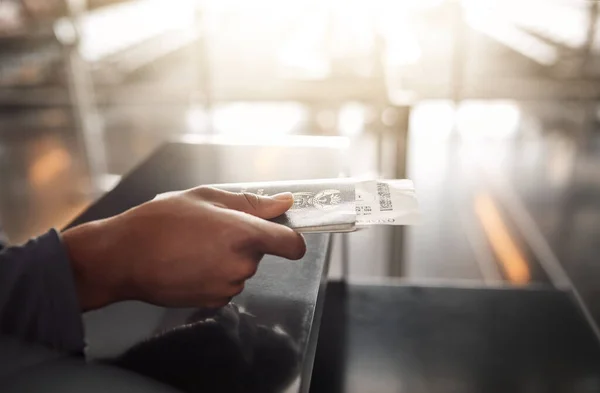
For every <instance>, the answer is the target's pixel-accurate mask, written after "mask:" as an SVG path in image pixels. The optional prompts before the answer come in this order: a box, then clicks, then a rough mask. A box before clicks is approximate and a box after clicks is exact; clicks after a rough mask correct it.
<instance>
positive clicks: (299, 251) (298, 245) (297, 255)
mask: <svg viewBox="0 0 600 393" xmlns="http://www.w3.org/2000/svg"><path fill="white" fill-rule="evenodd" d="M293 250H294V252H293V258H292V259H295V260H297V259H301V258H302V257H304V255H305V254H306V241H305V240H304V237H303V236H302V235H300V234H298V235H297V237H296V240H295V244H294V246H293Z"/></svg>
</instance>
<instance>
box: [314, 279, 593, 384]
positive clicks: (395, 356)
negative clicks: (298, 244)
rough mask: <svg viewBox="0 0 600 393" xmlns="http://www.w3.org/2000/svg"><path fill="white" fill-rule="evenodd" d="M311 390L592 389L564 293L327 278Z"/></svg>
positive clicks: (586, 337)
mask: <svg viewBox="0 0 600 393" xmlns="http://www.w3.org/2000/svg"><path fill="white" fill-rule="evenodd" d="M312 383H313V384H312V387H311V392H312V393H320V392H328V393H337V392H344V393H353V392H378V393H386V392H411V393H446V392H461V393H471V392H473V393H481V392H486V393H494V392H498V393H505V392H511V393H520V392H522V393H528V392H555V393H562V392H565V393H578V392H582V393H583V392H585V393H587V392H598V391H600V346H599V345H598V340H597V338H596V337H595V336H594V334H593V331H592V329H591V328H590V326H589V324H588V323H587V322H586V320H585V318H584V317H583V315H582V314H581V312H580V310H579V308H578V307H577V305H576V303H575V302H574V300H573V299H572V295H571V294H570V293H568V292H563V291H560V290H554V289H540V288H537V289H536V288H529V289H527V288H524V289H519V288H506V289H493V288H460V287H457V288H448V287H426V286H407V285H402V286H395V285H389V284H382V285H343V284H341V283H329V285H328V287H327V297H326V302H325V307H324V314H323V322H322V325H321V333H320V335H319V341H318V345H317V356H316V361H315V367H314V372H313V379H312Z"/></svg>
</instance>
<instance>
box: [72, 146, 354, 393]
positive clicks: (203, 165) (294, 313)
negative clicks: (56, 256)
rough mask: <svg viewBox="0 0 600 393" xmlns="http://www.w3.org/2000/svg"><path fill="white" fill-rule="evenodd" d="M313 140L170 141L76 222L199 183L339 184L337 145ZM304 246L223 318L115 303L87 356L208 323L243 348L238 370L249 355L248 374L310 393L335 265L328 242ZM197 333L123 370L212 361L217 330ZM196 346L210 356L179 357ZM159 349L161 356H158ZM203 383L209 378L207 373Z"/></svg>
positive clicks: (317, 239) (90, 336)
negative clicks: (212, 342) (323, 309)
mask: <svg viewBox="0 0 600 393" xmlns="http://www.w3.org/2000/svg"><path fill="white" fill-rule="evenodd" d="M304 141H307V140H306V139H305V140H304ZM308 142H309V143H299V144H295V145H294V144H288V145H285V146H277V145H273V146H248V145H235V146H232V145H227V144H205V143H202V144H197V143H169V144H166V145H164V146H162V147H161V148H160V149H159V150H158V151H156V152H155V153H154V154H153V155H152V156H151V157H150V158H149V159H148V160H146V161H145V162H143V163H142V164H141V165H140V166H138V167H137V168H135V169H134V170H133V171H132V172H131V173H130V174H129V175H127V176H126V177H125V178H124V179H123V180H122V181H121V182H120V183H119V184H118V185H117V186H116V187H115V188H114V189H113V190H112V191H111V192H109V193H108V194H106V195H105V196H103V197H102V198H101V199H100V200H99V201H98V202H97V203H95V204H94V205H93V206H91V207H90V208H89V209H88V210H87V211H86V212H85V213H83V214H82V215H81V216H80V217H79V218H78V219H76V220H75V221H74V223H73V224H71V225H76V224H79V223H83V222H86V221H90V220H95V219H101V218H104V217H109V216H112V215H115V214H118V213H120V212H122V211H124V210H127V209H128V208H131V207H133V206H135V205H138V204H140V203H143V202H144V201H147V200H150V199H152V198H153V197H154V196H155V195H156V194H158V193H162V192H166V191H173V190H181V189H187V188H191V187H195V186H198V185H202V184H216V183H229V182H245V181H271V180H294V179H310V178H331V177H337V176H338V175H339V173H340V172H341V170H342V169H341V165H340V162H341V161H340V155H339V153H340V151H341V150H340V148H338V147H337V146H335V144H333V145H332V144H331V143H328V144H325V145H322V144H311V143H310V140H308ZM306 242H307V253H306V256H305V257H304V258H303V259H302V260H300V261H295V262H292V261H288V260H284V259H281V258H277V257H272V256H267V257H265V258H264V259H263V261H262V262H261V264H260V267H259V269H258V273H257V275H256V276H255V277H253V278H252V279H251V280H249V281H248V282H247V284H246V289H245V290H244V292H243V293H242V294H241V295H239V296H238V297H236V298H234V299H233V301H232V304H234V306H232V307H230V309H229V310H225V311H226V312H225V313H224V315H216V316H215V315H205V314H203V313H202V312H198V310H194V309H164V308H161V307H155V306H152V305H148V304H143V303H139V302H124V303H120V304H115V305H112V306H110V307H107V308H104V309H101V310H98V311H94V312H91V313H88V314H86V315H85V318H84V321H85V328H86V337H87V341H88V348H87V353H86V355H87V357H88V359H92V360H105V359H115V358H117V357H119V356H120V355H121V354H123V352H124V351H126V350H128V349H130V348H131V347H132V346H134V345H136V344H138V343H140V342H141V341H143V340H147V339H149V338H152V337H154V336H155V335H157V334H158V333H161V332H165V331H169V330H170V329H173V328H175V327H179V326H182V325H186V324H189V323H190V322H194V321H198V320H202V319H207V320H209V324H215V326H218V327H219V329H221V330H223V332H224V333H223V334H224V337H225V338H223V337H220V338H214V337H213V338H212V340H224V342H223V343H221V344H222V345H225V346H226V345H230V344H231V342H230V341H231V340H233V341H236V340H237V341H239V343H238V344H239V346H240V348H235V350H233V351H234V352H236V353H237V355H233V354H230V355H231V356H230V358H228V359H226V361H227V362H234V363H235V362H237V361H238V360H239V359H237V358H239V357H240V356H242V357H244V362H246V363H252V365H251V366H248V364H246V365H245V366H243V367H245V368H248V367H250V368H252V372H253V373H266V374H267V376H265V377H263V378H262V379H267V380H269V378H270V379H272V380H277V381H276V382H277V383H278V384H279V385H277V389H273V391H285V392H298V391H300V392H306V391H308V388H309V385H310V376H311V371H312V362H313V358H314V351H315V346H316V338H317V333H318V325H319V318H320V312H321V309H320V304H321V302H322V301H323V290H324V281H323V279H324V278H325V276H326V272H327V267H328V252H329V248H330V247H329V246H330V236H329V235H325V234H318V235H316V234H315V235H308V236H306ZM231 326H235V328H231ZM191 329H192V330H193V332H181V331H182V330H184V329H181V328H179V329H178V331H179V332H181V333H180V334H181V336H182V337H185V335H186V334H189V335H190V336H189V337H188V338H187V339H186V340H187V346H186V347H187V348H177V347H176V346H173V345H162V343H160V342H158V343H155V342H153V341H155V340H156V339H151V340H150V342H149V343H148V342H146V343H144V344H143V345H141V348H140V345H138V346H137V347H136V349H135V350H136V351H138V352H139V353H138V354H136V353H134V354H133V355H130V356H126V359H125V360H123V359H121V360H119V362H120V365H122V366H125V367H127V368H130V369H134V370H137V371H140V372H142V373H145V374H152V373H155V371H156V370H153V365H148V364H147V362H148V361H149V360H148V359H147V358H148V357H152V356H156V358H157V359H161V361H162V362H163V364H164V362H165V361H166V360H167V359H168V360H169V362H168V364H170V365H172V366H173V369H174V370H179V371H181V370H182V369H183V368H185V366H186V364H188V363H190V362H206V361H207V359H206V358H205V357H206V356H208V355H207V354H208V353H209V352H208V350H203V348H205V347H207V345H208V344H207V342H206V340H207V339H208V337H212V336H211V334H213V333H214V332H212V331H210V329H208V331H206V330H207V329H206V326H202V327H199V328H191ZM219 334H220V333H219ZM205 336H206V337H205ZM190 337H191V338H190ZM282 338H283V339H282ZM179 339H182V340H183V338H178V337H176V336H175V337H174V336H173V335H171V336H169V337H167V338H161V340H166V341H169V340H171V341H177V340H179ZM265 340H266V341H267V342H264V341H265ZM237 341H236V342H237ZM194 345H196V348H197V351H196V353H197V354H203V353H204V355H202V356H200V355H199V356H198V359H196V358H194V359H191V358H190V356H189V354H188V355H186V354H185V353H182V352H181V351H182V350H189V348H190V347H192V348H193V347H194ZM249 346H250V347H249ZM158 347H161V348H162V349H160V351H159V350H158V349H157V348H158ZM134 352H135V351H134ZM238 352H239V353H238ZM263 352H265V353H263ZM142 353H143V354H145V355H144V357H145V358H146V360H145V361H144V362H145V363H146V364H145V365H143V366H140V365H139V364H136V361H137V360H135V359H137V358H136V356H137V357H139V356H141V355H140V354H142ZM148 354H150V355H148ZM240 354H241V355H240ZM203 356H204V357H203ZM261 356H262V357H267V358H271V357H273V359H274V361H277V362H278V364H279V365H281V367H280V369H279V371H278V372H279V373H280V374H281V375H280V376H277V375H274V374H276V373H277V372H273V371H270V370H265V369H261V368H270V369H271V370H277V368H274V367H272V365H271V366H269V365H268V364H267V363H268V362H265V364H259V360H256V359H257V357H261ZM247 358H252V359H253V360H248V359H247ZM273 359H272V361H273ZM263 360H264V359H263ZM111 361H112V360H111ZM223 361H225V360H223ZM283 365H285V367H284V366H283ZM232 367H233V366H232ZM236 367H237V366H236ZM240 367H241V366H240ZM253 367H254V368H253ZM256 367H258V369H255V368H256ZM231 372H232V373H233V374H232V375H237V374H235V373H238V372H240V371H239V370H235V367H233V368H232V369H231ZM197 374H198V373H197ZM284 374H285V375H284ZM284 376H285V378H284ZM229 377H231V376H229ZM198 378H202V375H201V373H200V374H199V375H198ZM203 378H209V376H204V377H203ZM279 379H281V380H279ZM284 380H285V381H284ZM273 383H275V382H273ZM263 389H264V387H263ZM220 391H225V390H220ZM240 391H244V390H243V389H242V390H240Z"/></svg>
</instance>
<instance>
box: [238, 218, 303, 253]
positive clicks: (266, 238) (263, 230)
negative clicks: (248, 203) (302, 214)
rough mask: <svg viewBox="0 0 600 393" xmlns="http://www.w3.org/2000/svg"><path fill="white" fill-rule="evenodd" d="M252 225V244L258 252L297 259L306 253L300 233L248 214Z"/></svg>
mask: <svg viewBox="0 0 600 393" xmlns="http://www.w3.org/2000/svg"><path fill="white" fill-rule="evenodd" d="M248 219H249V223H250V224H251V226H252V227H253V230H254V231H255V232H254V235H253V245H254V246H255V247H257V250H256V251H258V252H260V253H263V254H271V255H276V256H279V257H283V258H287V259H291V260H297V259H300V258H302V257H303V256H304V254H306V243H305V241H304V237H302V235H301V234H299V233H298V232H296V231H294V230H293V229H291V228H288V227H286V226H284V225H280V224H275V223H273V222H270V221H266V220H263V219H261V218H258V217H253V216H248Z"/></svg>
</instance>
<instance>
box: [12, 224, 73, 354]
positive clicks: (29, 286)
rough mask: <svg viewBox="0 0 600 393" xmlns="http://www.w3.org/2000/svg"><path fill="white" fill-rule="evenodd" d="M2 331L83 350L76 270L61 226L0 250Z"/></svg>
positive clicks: (70, 349) (59, 348) (69, 350)
mask: <svg viewBox="0 0 600 393" xmlns="http://www.w3.org/2000/svg"><path fill="white" fill-rule="evenodd" d="M0 334H5V335H12V336H16V337H19V338H21V339H23V340H26V341H35V342H39V343H42V344H44V345H47V346H49V347H52V348H54V349H57V350H61V351H65V352H78V353H80V352H82V351H83V347H84V342H83V325H82V320H81V311H80V308H79V302H78V300H77V294H76V292H75V283H74V280H73V273H72V271H71V266H70V262H69V257H68V255H67V252H66V249H65V247H64V245H63V244H62V241H61V238H60V235H59V233H58V232H57V231H56V230H51V231H49V232H48V233H46V234H44V235H42V236H40V237H38V238H36V239H32V240H30V241H29V242H27V243H25V244H24V245H22V246H18V247H8V248H4V249H3V250H1V251H0Z"/></svg>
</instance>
